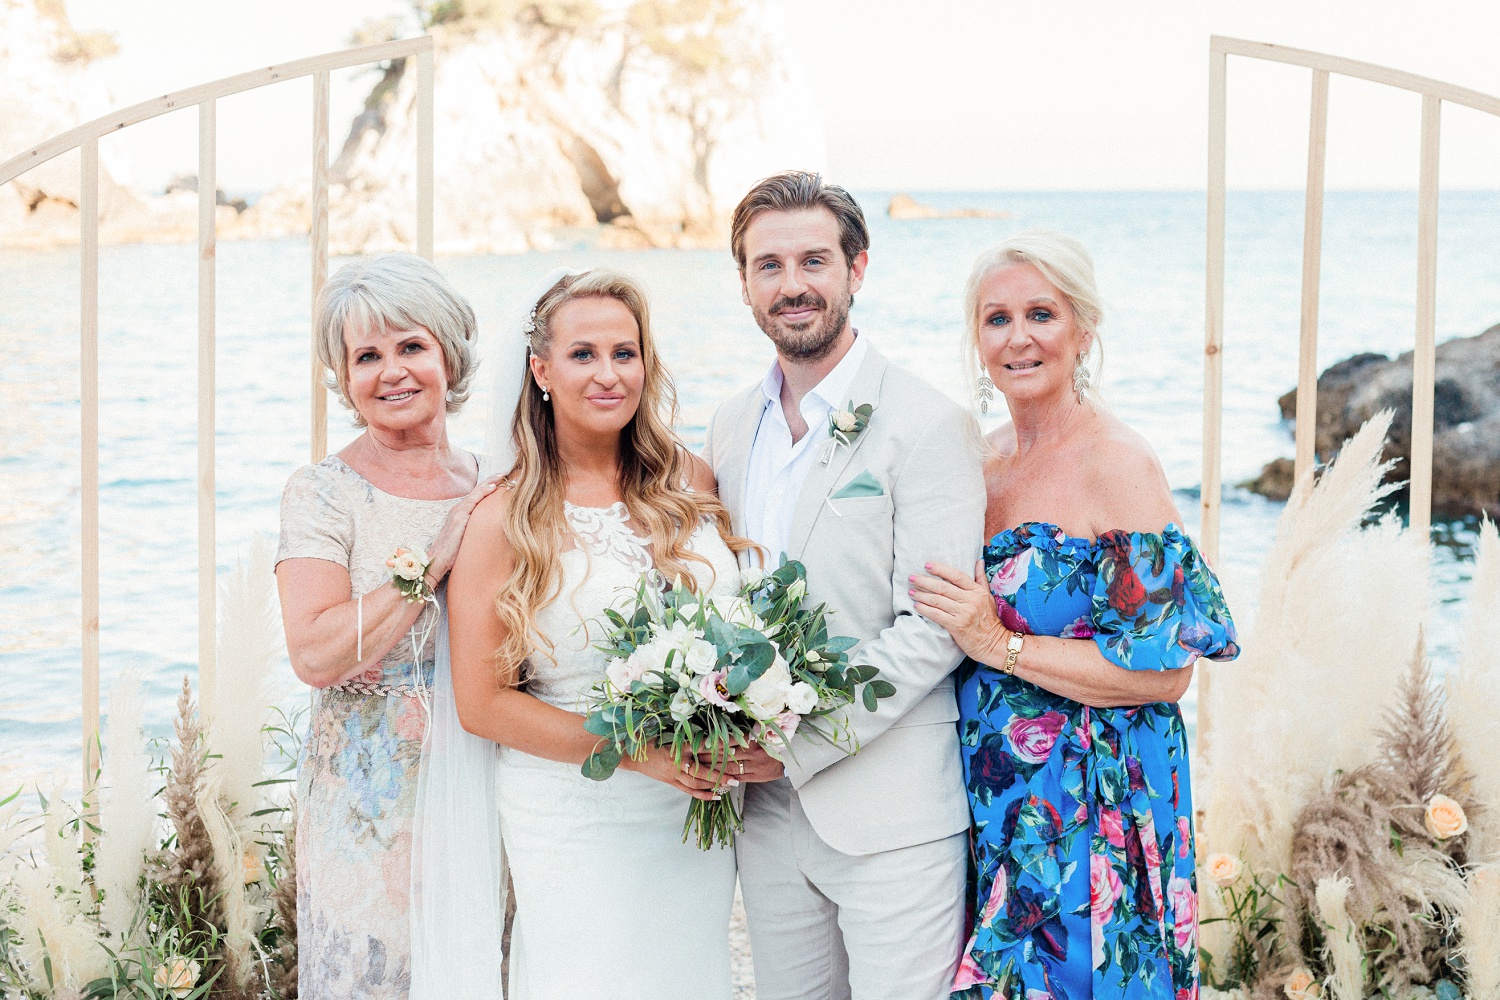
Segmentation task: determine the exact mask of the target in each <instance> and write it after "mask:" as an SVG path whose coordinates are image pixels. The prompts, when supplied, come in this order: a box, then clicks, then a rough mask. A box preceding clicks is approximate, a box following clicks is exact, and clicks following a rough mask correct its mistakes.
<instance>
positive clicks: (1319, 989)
mask: <svg viewBox="0 0 1500 1000" xmlns="http://www.w3.org/2000/svg"><path fill="white" fill-rule="evenodd" d="M1281 991H1282V992H1283V993H1285V994H1286V995H1287V1000H1317V998H1318V997H1321V996H1322V995H1323V986H1322V984H1321V983H1319V982H1318V981H1317V980H1315V979H1313V974H1312V973H1311V972H1308V971H1307V970H1306V969H1304V968H1302V967H1300V966H1299V967H1297V968H1296V969H1294V970H1292V974H1291V976H1290V977H1289V978H1288V979H1287V981H1286V985H1285V986H1283V987H1282V988H1281Z"/></svg>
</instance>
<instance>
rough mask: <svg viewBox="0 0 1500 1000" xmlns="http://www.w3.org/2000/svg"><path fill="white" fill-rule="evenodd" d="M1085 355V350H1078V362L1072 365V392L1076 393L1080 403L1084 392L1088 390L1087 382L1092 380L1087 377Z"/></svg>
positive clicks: (1087, 370) (1087, 367) (1086, 354)
mask: <svg viewBox="0 0 1500 1000" xmlns="http://www.w3.org/2000/svg"><path fill="white" fill-rule="evenodd" d="M1087 357H1088V352H1087V351H1079V352H1078V363H1077V364H1076V365H1074V366H1073V392H1075V393H1076V394H1077V395H1078V402H1080V403H1082V402H1083V396H1084V393H1086V392H1088V391H1089V384H1090V382H1091V381H1092V380H1091V379H1090V378H1089V366H1088V362H1087V361H1086V360H1085V359H1086V358H1087Z"/></svg>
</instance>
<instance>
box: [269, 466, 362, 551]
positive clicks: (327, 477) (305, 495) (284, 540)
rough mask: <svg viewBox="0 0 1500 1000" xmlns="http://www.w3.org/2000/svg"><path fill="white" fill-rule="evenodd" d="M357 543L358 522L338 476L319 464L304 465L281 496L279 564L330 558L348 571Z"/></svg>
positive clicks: (289, 480) (288, 483) (293, 475)
mask: <svg viewBox="0 0 1500 1000" xmlns="http://www.w3.org/2000/svg"><path fill="white" fill-rule="evenodd" d="M353 542H354V519H353V516H352V512H351V511H350V509H349V505H348V502H347V501H346V500H345V498H344V496H343V495H342V493H341V491H340V490H339V485H338V479H337V475H336V473H335V472H334V471H333V470H331V469H327V468H324V467H322V466H317V465H304V466H303V467H302V468H300V469H298V470H297V471H296V472H294V473H292V477H291V478H290V479H288V480H287V483H286V490H285V491H284V492H283V493H282V494H281V543H280V545H279V546H278V548H277V550H276V561H277V562H278V563H279V562H281V560H283V559H326V560H328V561H329V562H332V563H338V564H339V565H340V566H343V567H344V568H345V569H348V568H349V554H350V551H351V550H352V548H353Z"/></svg>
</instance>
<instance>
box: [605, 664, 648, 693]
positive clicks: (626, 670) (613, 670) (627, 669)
mask: <svg viewBox="0 0 1500 1000" xmlns="http://www.w3.org/2000/svg"><path fill="white" fill-rule="evenodd" d="M634 659H635V657H634V656H630V657H624V656H617V657H615V658H613V659H611V660H610V661H609V665H608V666H606V667H605V668H604V676H605V677H606V678H607V679H608V680H609V685H610V687H612V688H614V689H615V690H616V691H619V692H620V693H622V694H624V693H625V692H627V691H629V690H630V684H631V682H632V681H634V680H635V679H636V678H638V677H639V676H640V674H638V673H636V669H635V664H634V663H633V662H632V661H633V660H634Z"/></svg>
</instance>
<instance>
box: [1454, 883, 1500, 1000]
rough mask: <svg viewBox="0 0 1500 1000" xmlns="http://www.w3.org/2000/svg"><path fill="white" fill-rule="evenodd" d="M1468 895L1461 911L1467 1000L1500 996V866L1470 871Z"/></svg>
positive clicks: (1459, 924)
mask: <svg viewBox="0 0 1500 1000" xmlns="http://www.w3.org/2000/svg"><path fill="white" fill-rule="evenodd" d="M1468 890H1469V891H1468V898H1467V899H1466V900H1465V902H1464V906H1463V908H1462V909H1461V910H1460V911H1459V914H1458V929H1459V934H1460V936H1461V940H1462V941H1463V947H1462V951H1461V953H1462V955H1463V959H1464V985H1465V986H1466V987H1467V993H1466V996H1467V998H1468V1000H1500V867H1496V866H1493V865H1486V866H1484V867H1481V868H1477V869H1475V870H1474V871H1472V872H1470V873H1469V882H1468Z"/></svg>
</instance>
